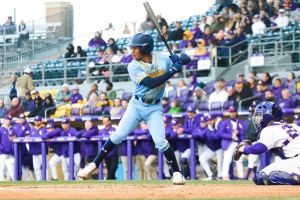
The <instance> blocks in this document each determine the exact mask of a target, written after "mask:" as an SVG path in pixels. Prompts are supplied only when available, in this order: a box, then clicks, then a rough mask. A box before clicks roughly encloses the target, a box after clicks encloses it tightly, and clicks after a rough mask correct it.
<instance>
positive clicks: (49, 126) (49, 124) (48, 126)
mask: <svg viewBox="0 0 300 200" xmlns="http://www.w3.org/2000/svg"><path fill="white" fill-rule="evenodd" d="M46 128H47V129H48V128H54V124H53V123H51V122H50V123H48V124H47V125H46Z"/></svg>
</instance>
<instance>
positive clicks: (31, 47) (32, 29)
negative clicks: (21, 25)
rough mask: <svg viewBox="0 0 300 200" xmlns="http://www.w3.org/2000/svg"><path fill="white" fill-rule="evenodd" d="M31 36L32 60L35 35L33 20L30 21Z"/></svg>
mask: <svg viewBox="0 0 300 200" xmlns="http://www.w3.org/2000/svg"><path fill="white" fill-rule="evenodd" d="M32 35H33V40H32V43H31V44H32V46H31V48H32V49H31V50H32V58H33V57H34V40H35V33H34V20H32Z"/></svg>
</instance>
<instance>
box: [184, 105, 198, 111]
mask: <svg viewBox="0 0 300 200" xmlns="http://www.w3.org/2000/svg"><path fill="white" fill-rule="evenodd" d="M186 111H187V112H196V108H195V107H194V106H188V107H187V108H186Z"/></svg>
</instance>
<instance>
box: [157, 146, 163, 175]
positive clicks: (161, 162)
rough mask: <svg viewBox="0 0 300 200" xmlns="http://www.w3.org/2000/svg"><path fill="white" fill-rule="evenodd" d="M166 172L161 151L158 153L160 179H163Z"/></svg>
mask: <svg viewBox="0 0 300 200" xmlns="http://www.w3.org/2000/svg"><path fill="white" fill-rule="evenodd" d="M163 171H164V156H163V153H162V152H161V151H158V179H163Z"/></svg>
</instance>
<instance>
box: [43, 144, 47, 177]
mask: <svg viewBox="0 0 300 200" xmlns="http://www.w3.org/2000/svg"><path fill="white" fill-rule="evenodd" d="M42 180H43V181H46V180H47V152H46V143H45V141H42Z"/></svg>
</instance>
